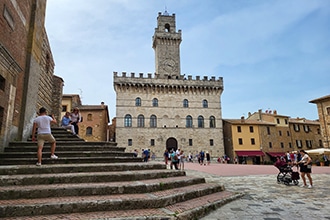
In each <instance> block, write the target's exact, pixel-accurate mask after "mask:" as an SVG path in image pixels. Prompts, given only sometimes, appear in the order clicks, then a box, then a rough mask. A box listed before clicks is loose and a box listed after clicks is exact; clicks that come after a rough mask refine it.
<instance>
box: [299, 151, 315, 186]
mask: <svg viewBox="0 0 330 220" xmlns="http://www.w3.org/2000/svg"><path fill="white" fill-rule="evenodd" d="M300 154H301V156H302V158H301V160H300V161H299V162H298V164H299V165H300V173H301V178H302V179H303V181H304V185H303V186H302V187H307V184H306V178H305V175H307V178H308V180H309V184H310V185H309V186H308V188H313V180H312V177H311V172H312V159H311V158H310V157H309V156H308V154H307V153H306V152H305V151H304V150H300Z"/></svg>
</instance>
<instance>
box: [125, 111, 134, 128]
mask: <svg viewBox="0 0 330 220" xmlns="http://www.w3.org/2000/svg"><path fill="white" fill-rule="evenodd" d="M124 126H125V127H132V116H131V115H128V114H127V115H125V119H124Z"/></svg>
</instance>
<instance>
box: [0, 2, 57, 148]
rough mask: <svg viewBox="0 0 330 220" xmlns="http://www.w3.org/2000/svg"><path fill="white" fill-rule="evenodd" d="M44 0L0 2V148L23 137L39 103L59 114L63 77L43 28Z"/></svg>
mask: <svg viewBox="0 0 330 220" xmlns="http://www.w3.org/2000/svg"><path fill="white" fill-rule="evenodd" d="M45 11H46V1H45V0H24V1H18V0H2V1H1V2H0V13H1V16H0V30H1V31H0V151H2V150H3V148H4V146H6V145H7V144H8V142H9V141H11V140H25V139H27V137H29V135H30V134H31V129H32V121H33V119H34V118H35V117H36V113H37V111H38V109H39V108H40V107H41V106H44V107H46V108H47V109H48V110H49V113H53V114H55V115H56V116H57V117H58V118H59V117H60V108H61V101H60V99H61V97H62V86H63V80H62V79H61V78H59V77H56V76H54V61H53V56H52V52H51V48H50V45H49V42H48V37H47V33H46V30H45V26H44V23H45Z"/></svg>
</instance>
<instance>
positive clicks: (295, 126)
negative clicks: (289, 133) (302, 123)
mask: <svg viewBox="0 0 330 220" xmlns="http://www.w3.org/2000/svg"><path fill="white" fill-rule="evenodd" d="M293 128H294V130H295V131H297V132H298V131H300V127H299V125H298V124H294V125H293Z"/></svg>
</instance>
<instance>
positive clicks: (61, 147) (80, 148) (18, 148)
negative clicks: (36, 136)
mask: <svg viewBox="0 0 330 220" xmlns="http://www.w3.org/2000/svg"><path fill="white" fill-rule="evenodd" d="M36 151H37V145H36V144H33V145H30V146H11V147H6V148H5V152H4V153H3V154H6V153H9V152H36ZM43 151H45V152H46V151H48V152H49V151H50V145H47V144H46V145H45V146H44V148H43ZM61 151H115V152H125V148H123V147H116V146H107V145H103V146H102V145H101V146H98V145H94V146H93V145H72V144H71V145H69V144H68V145H67V144H63V145H59V144H57V145H56V152H61Z"/></svg>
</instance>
